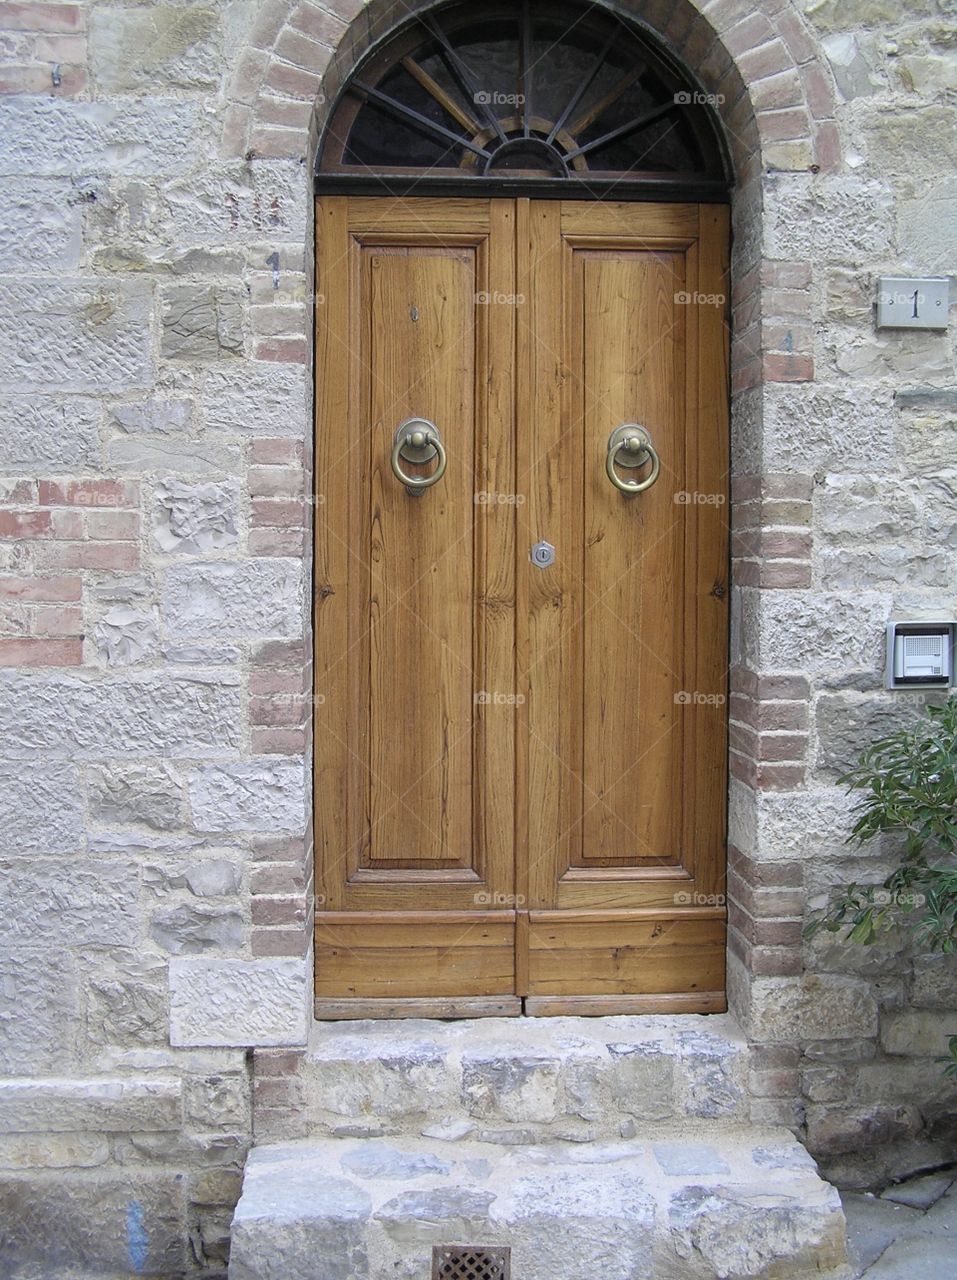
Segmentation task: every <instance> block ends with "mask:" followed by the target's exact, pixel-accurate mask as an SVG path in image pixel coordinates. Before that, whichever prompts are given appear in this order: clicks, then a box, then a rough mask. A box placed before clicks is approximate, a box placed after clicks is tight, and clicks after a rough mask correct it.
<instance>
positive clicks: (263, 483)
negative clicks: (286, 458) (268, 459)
mask: <svg viewBox="0 0 957 1280" xmlns="http://www.w3.org/2000/svg"><path fill="white" fill-rule="evenodd" d="M247 478H248V482H249V492H250V493H251V494H252V496H253V497H254V498H277V497H297V496H298V495H299V494H301V493H302V491H303V488H304V486H305V476H304V475H303V472H302V468H301V467H298V468H293V467H250V468H249V471H248V476H247Z"/></svg>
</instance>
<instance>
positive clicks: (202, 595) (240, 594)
mask: <svg viewBox="0 0 957 1280" xmlns="http://www.w3.org/2000/svg"><path fill="white" fill-rule="evenodd" d="M163 608H164V612H165V615H166V625H167V629H168V631H171V632H175V633H178V634H179V636H180V637H181V638H186V637H187V636H216V637H219V638H225V637H239V636H252V637H255V638H256V639H257V640H258V639H264V638H266V637H267V636H275V637H282V636H289V637H292V636H295V635H298V634H299V633H300V632H301V631H302V565H301V564H300V562H299V561H296V560H287V559H281V558H276V559H273V560H268V561H259V560H253V561H247V562H245V563H239V562H234V561H224V560H216V561H212V560H211V561H208V562H206V563H203V564H183V565H174V566H173V567H171V568H170V569H169V571H168V572H167V574H166V590H165V592H164V597H163Z"/></svg>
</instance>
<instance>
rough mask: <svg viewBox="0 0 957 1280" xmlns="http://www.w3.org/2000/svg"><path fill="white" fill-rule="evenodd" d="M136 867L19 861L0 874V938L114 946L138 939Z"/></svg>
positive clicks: (21, 942) (11, 942)
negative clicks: (113, 944) (105, 941)
mask: <svg viewBox="0 0 957 1280" xmlns="http://www.w3.org/2000/svg"><path fill="white" fill-rule="evenodd" d="M138 888H139V871H138V869H137V868H136V867H135V866H130V865H128V864H126V865H124V864H123V863H121V862H107V861H71V862H65V861H63V860H62V859H60V860H57V861H47V860H39V859H31V860H30V861H26V860H25V859H19V860H16V861H11V862H7V863H4V864H3V870H2V876H0V938H3V939H4V940H5V941H6V942H7V944H8V945H12V946H24V945H28V944H29V945H38V946H39V945H41V944H44V943H45V944H47V945H49V946H51V947H54V946H57V947H66V946H91V945H96V944H97V943H101V942H102V941H103V940H104V939H109V940H110V941H111V942H112V943H115V944H117V945H123V944H131V943H133V942H135V941H137V939H138V937H139V919H138V916H139V912H138V907H137V901H136V899H137V893H138Z"/></svg>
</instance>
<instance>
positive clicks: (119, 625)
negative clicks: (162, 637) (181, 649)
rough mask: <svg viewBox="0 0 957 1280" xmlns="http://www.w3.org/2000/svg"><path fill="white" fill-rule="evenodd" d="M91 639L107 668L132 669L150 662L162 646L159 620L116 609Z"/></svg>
mask: <svg viewBox="0 0 957 1280" xmlns="http://www.w3.org/2000/svg"><path fill="white" fill-rule="evenodd" d="M91 639H92V641H93V644H94V646H95V648H96V653H97V657H98V658H99V660H100V662H102V663H103V665H104V666H106V667H129V666H132V665H133V664H134V663H137V662H142V661H143V660H144V659H146V658H151V657H152V656H153V655H154V653H155V652H156V649H157V646H158V644H159V633H158V631H157V626H156V616H155V614H154V613H153V612H150V613H138V612H137V611H136V610H135V609H129V608H127V607H126V606H124V605H114V606H113V608H112V609H109V610H108V611H107V612H106V613H105V614H104V615H103V617H102V618H101V619H100V621H99V622H98V623H97V624H96V625H95V626H94V627H93V629H92V632H91Z"/></svg>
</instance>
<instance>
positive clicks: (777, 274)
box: [761, 259, 812, 289]
mask: <svg viewBox="0 0 957 1280" xmlns="http://www.w3.org/2000/svg"><path fill="white" fill-rule="evenodd" d="M811 279H812V271H811V264H810V263H809V262H772V261H771V260H770V259H765V261H764V262H762V263H761V283H762V284H765V285H769V286H771V287H773V288H777V289H809V288H810V287H811Z"/></svg>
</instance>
